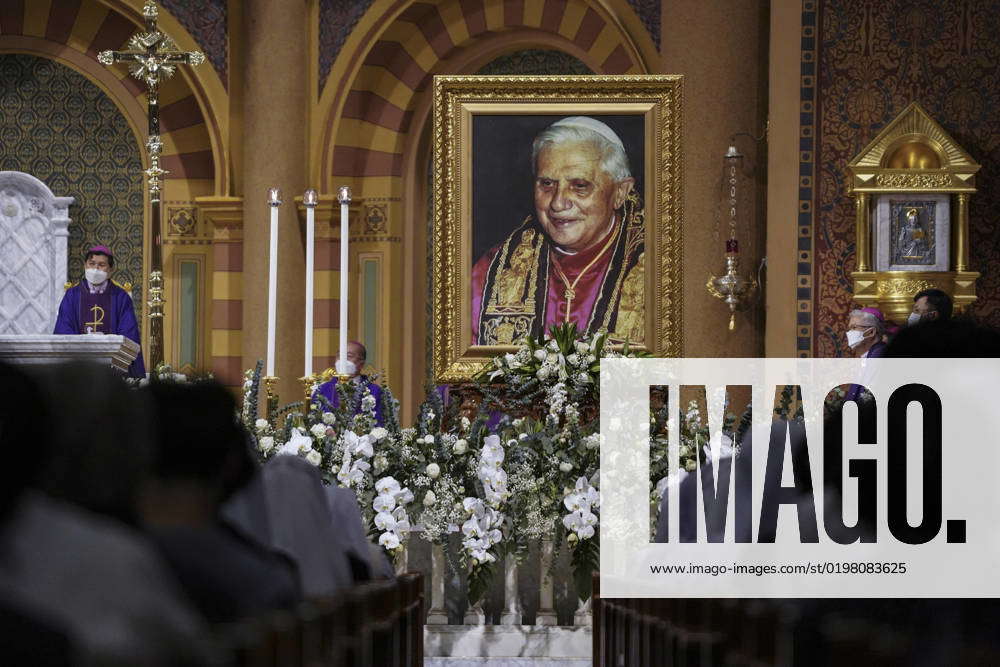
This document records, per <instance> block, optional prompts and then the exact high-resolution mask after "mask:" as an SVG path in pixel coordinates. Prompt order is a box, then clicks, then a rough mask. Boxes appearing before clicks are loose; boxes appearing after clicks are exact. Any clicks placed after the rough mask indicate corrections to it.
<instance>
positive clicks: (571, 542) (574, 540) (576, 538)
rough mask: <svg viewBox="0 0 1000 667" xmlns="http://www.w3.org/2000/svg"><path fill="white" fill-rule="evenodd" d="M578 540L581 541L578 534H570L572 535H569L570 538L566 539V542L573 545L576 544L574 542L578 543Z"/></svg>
mask: <svg viewBox="0 0 1000 667" xmlns="http://www.w3.org/2000/svg"><path fill="white" fill-rule="evenodd" d="M578 539H580V538H578V537H577V536H576V533H570V534H569V535H568V536H567V537H566V541H567V542H569V543H570V544H573V543H574V542H576V541H577V540H578Z"/></svg>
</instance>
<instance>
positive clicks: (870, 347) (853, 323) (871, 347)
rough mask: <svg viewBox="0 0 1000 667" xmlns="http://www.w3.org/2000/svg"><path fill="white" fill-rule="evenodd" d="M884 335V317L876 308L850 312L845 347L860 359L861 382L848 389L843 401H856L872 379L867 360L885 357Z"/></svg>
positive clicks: (871, 371) (870, 368)
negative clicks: (864, 386)
mask: <svg viewBox="0 0 1000 667" xmlns="http://www.w3.org/2000/svg"><path fill="white" fill-rule="evenodd" d="M884 334H885V316H884V315H882V311H881V310H879V309H878V308H861V309H858V310H852V311H851V318H850V320H848V323H847V345H848V346H849V347H850V348H851V350H852V351H853V352H854V354H856V355H857V356H859V357H861V360H862V361H861V382H860V384H852V385H851V388H850V389H848V391H847V395H846V396H845V397H844V400H845V401H856V400H858V399H859V398H860V397H861V396H862V392H861V387H862V386H863V385H867V384H868V383H869V381H870V380H871V379H872V377H874V373H873V368H872V366H873V365H872V364H869V363H866V362H867V360H868V359H874V358H876V357H883V356H885V350H886V344H885V343H884V342H883V340H882V338H883V335H884Z"/></svg>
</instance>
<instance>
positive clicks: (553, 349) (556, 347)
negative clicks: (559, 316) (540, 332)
mask: <svg viewBox="0 0 1000 667" xmlns="http://www.w3.org/2000/svg"><path fill="white" fill-rule="evenodd" d="M546 347H547V348H548V349H549V352H558V351H559V343H557V342H555V341H554V340H550V341H549V344H548V345H546Z"/></svg>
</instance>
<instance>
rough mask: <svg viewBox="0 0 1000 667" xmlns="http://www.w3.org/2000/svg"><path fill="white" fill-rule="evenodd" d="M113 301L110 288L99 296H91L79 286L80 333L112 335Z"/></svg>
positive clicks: (88, 290) (83, 286)
mask: <svg viewBox="0 0 1000 667" xmlns="http://www.w3.org/2000/svg"><path fill="white" fill-rule="evenodd" d="M114 315H115V308H114V299H113V294H112V293H111V286H110V285H108V286H107V287H106V288H105V290H104V292H103V293H101V294H91V293H90V289H88V287H87V286H86V285H81V286H80V333H82V334H85V333H114V326H113V325H114V319H115V317H114Z"/></svg>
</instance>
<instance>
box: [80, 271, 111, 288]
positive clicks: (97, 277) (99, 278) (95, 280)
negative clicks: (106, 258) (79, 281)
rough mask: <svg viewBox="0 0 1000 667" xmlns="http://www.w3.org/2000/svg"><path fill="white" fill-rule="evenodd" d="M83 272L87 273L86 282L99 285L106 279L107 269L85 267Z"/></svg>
mask: <svg viewBox="0 0 1000 667" xmlns="http://www.w3.org/2000/svg"><path fill="white" fill-rule="evenodd" d="M84 273H85V274H86V275H87V282H88V283H90V284H91V285H100V284H101V283H103V282H104V281H105V280H107V279H108V273H107V271H101V270H100V269H87V270H86V271H84Z"/></svg>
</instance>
